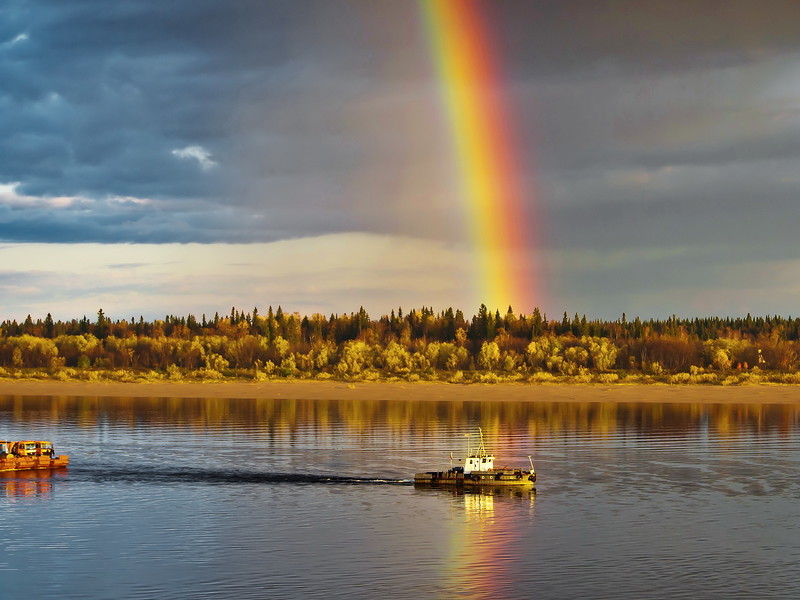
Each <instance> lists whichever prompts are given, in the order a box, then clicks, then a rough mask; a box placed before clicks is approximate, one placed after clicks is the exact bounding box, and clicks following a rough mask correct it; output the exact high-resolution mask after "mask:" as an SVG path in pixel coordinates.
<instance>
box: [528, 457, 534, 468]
mask: <svg viewBox="0 0 800 600" xmlns="http://www.w3.org/2000/svg"><path fill="white" fill-rule="evenodd" d="M528 461H529V462H530V463H531V471H533V459H532V458H531V455H530V454H528Z"/></svg>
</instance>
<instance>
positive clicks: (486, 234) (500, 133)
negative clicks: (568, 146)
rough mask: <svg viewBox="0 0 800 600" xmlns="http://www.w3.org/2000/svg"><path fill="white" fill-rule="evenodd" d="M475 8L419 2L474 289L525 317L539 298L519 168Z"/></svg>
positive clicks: (464, 2) (466, 3)
mask: <svg viewBox="0 0 800 600" xmlns="http://www.w3.org/2000/svg"><path fill="white" fill-rule="evenodd" d="M487 4H489V3H481V2H476V1H473V0H419V5H420V9H421V12H422V14H423V17H424V20H425V25H426V28H427V32H428V37H429V39H430V45H431V52H432V54H433V56H434V60H435V62H436V66H437V70H438V76H439V80H440V84H441V88H442V93H443V103H444V106H445V110H446V112H447V115H448V120H449V125H450V130H451V132H452V143H453V145H454V147H455V153H456V156H457V163H458V167H459V171H460V175H459V181H460V187H461V201H462V203H463V205H464V208H465V211H466V215H467V221H468V223H469V227H470V238H471V241H472V243H473V245H474V249H475V252H476V262H477V267H478V268H477V274H476V275H477V285H476V288H478V289H477V291H478V292H479V294H480V296H481V301H483V302H485V304H486V305H487V306H488V307H489V309H490V310H494V309H498V308H499V309H504V308H505V307H506V306H507V305H512V306H513V307H515V308H516V309H517V310H518V311H522V312H527V311H528V310H530V309H532V308H533V306H534V304H535V303H536V302H537V301H540V298H537V295H538V293H539V292H540V290H537V289H536V287H537V284H538V283H539V282H538V281H537V279H538V277H537V274H536V272H535V271H536V269H535V261H534V260H532V252H534V251H535V249H536V246H537V237H538V236H537V235H536V234H537V231H536V227H535V225H536V219H535V218H534V217H535V215H532V214H527V213H528V212H529V211H530V210H531V208H529V207H528V206H526V196H528V195H529V194H528V193H526V191H525V190H524V189H523V188H524V185H523V179H524V178H523V176H522V173H523V168H522V165H521V164H520V163H521V161H520V159H519V156H518V155H519V148H518V146H517V144H516V143H515V141H514V139H513V137H514V136H513V135H512V131H513V119H512V117H511V114H510V110H509V106H507V102H505V100H504V97H503V84H504V82H503V77H502V76H501V73H500V70H499V67H498V61H497V60H496V57H495V56H494V51H493V50H494V48H493V43H492V40H491V39H490V35H489V31H488V27H487V26H486V17H485V15H483V14H481V10H480V9H481V6H486V5H487Z"/></svg>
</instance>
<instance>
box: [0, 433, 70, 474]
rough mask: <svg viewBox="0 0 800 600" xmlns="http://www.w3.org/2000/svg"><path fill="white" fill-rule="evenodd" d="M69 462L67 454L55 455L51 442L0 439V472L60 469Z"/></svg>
mask: <svg viewBox="0 0 800 600" xmlns="http://www.w3.org/2000/svg"><path fill="white" fill-rule="evenodd" d="M67 464H69V456H67V455H66V454H62V455H56V451H55V449H54V448H53V444H51V443H50V442H44V441H29V440H25V441H21V442H5V441H0V472H3V471H31V470H34V469H60V468H61V467H66V466H67Z"/></svg>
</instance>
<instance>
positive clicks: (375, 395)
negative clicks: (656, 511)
mask: <svg viewBox="0 0 800 600" xmlns="http://www.w3.org/2000/svg"><path fill="white" fill-rule="evenodd" d="M0 396H61V397H107V398H186V399H189V398H203V399H206V398H226V399H242V400H245V399H274V400H279V399H292V400H390V401H445V402H456V401H465V402H469V401H484V402H612V403H622V402H646V403H667V404H679V403H680V404H683V403H691V404H800V386H797V385H779V384H754V385H739V386H711V385H669V384H624V383H621V384H608V385H606V384H551V385H548V384H541V385H531V384H514V383H506V384H468V385H467V384H452V383H442V382H413V383H410V382H358V383H348V382H344V381H309V380H301V381H297V380H277V381H260V382H246V381H226V382H172V381H158V382H119V381H94V382H86V381H53V380H35V379H26V380H0Z"/></svg>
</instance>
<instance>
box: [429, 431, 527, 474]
mask: <svg viewBox="0 0 800 600" xmlns="http://www.w3.org/2000/svg"><path fill="white" fill-rule="evenodd" d="M467 435H469V434H467ZM478 435H479V437H480V443H479V444H478V447H477V448H476V449H475V451H474V452H473V450H472V448H471V447H470V446H471V445H470V444H469V442H468V443H467V458H466V459H465V460H464V466H463V467H454V466H453V464H452V463H453V453H452V452H451V453H450V469H448V470H447V471H428V472H425V473H416V474H415V475H414V484H419V485H456V486H465V487H466V486H481V487H483V486H487V487H488V486H504V487H508V486H513V487H528V488H531V487H534V486H535V484H536V469H534V468H533V461H532V460H531V457H530V456H529V457H528V461H530V463H531V468H530V470H528V469H527V468H522V467H502V468H495V466H494V456H492V455H490V454H489V453H488V452H487V451H486V447H485V446H484V445H483V431H482V430H481V428H480V427H478Z"/></svg>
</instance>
